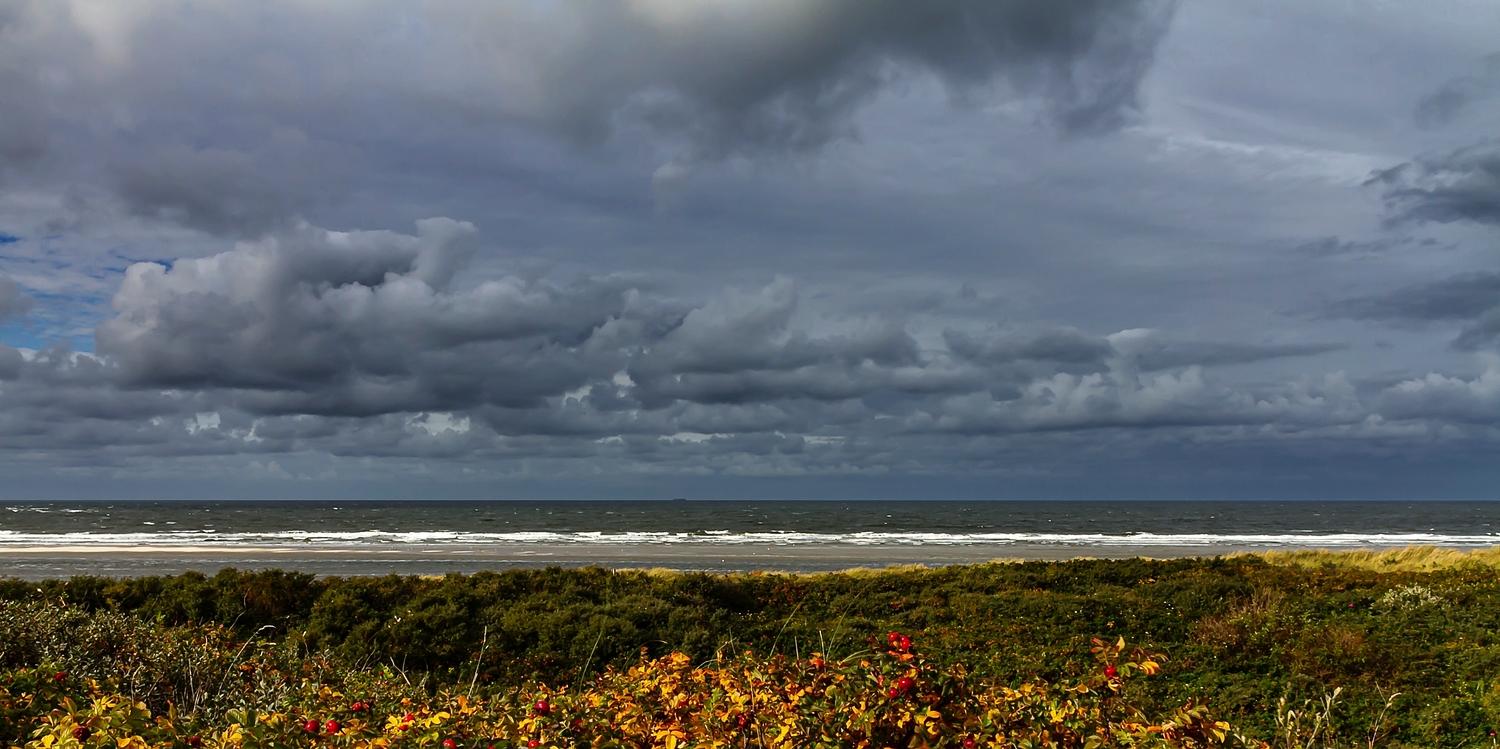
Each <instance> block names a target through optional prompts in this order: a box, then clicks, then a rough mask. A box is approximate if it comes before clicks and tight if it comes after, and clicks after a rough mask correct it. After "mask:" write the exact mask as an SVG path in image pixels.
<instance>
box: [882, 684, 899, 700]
mask: <svg viewBox="0 0 1500 749" xmlns="http://www.w3.org/2000/svg"><path fill="white" fill-rule="evenodd" d="M897 694H898V692H897V691H896V688H895V687H891V688H890V689H887V690H886V692H885V696H886V699H891V700H894V699H896V695H897Z"/></svg>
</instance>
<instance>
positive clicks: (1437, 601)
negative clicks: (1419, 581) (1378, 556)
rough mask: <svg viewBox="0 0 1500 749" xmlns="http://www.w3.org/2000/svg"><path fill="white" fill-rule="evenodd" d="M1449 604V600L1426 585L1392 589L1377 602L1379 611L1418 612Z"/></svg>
mask: <svg viewBox="0 0 1500 749" xmlns="http://www.w3.org/2000/svg"><path fill="white" fill-rule="evenodd" d="M1446 604H1447V600H1446V599H1444V598H1443V597H1442V596H1440V595H1438V594H1437V593H1434V592H1432V589H1431V588H1428V587H1427V586H1425V585H1403V586H1401V587H1399V588H1392V589H1390V590H1388V591H1386V592H1385V595H1383V596H1381V597H1380V600H1378V601H1376V602H1375V608H1376V609H1377V610H1379V611H1416V610H1418V609H1425V608H1434V607H1438V606H1443V605H1446Z"/></svg>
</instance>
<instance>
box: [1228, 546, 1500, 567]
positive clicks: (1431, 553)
mask: <svg viewBox="0 0 1500 749" xmlns="http://www.w3.org/2000/svg"><path fill="white" fill-rule="evenodd" d="M1232 556H1236V557H1245V556H1250V557H1259V558H1260V559H1263V560H1265V561H1266V562H1267V563H1269V564H1275V565H1281V566H1286V567H1301V568H1305V569H1316V568H1332V569H1356V570H1366V571H1370V572H1436V571H1439V570H1447V569H1458V568H1466V567H1469V568H1475V567H1477V568H1493V567H1500V546H1491V547H1489V548H1486V549H1474V550H1472V551H1459V550H1458V549H1447V548H1440V547H1437V546H1407V547H1404V548H1400V549H1384V550H1380V551H1376V550H1373V549H1359V550H1356V551H1326V550H1308V551H1265V552H1258V553H1253V554H1235V555H1232Z"/></svg>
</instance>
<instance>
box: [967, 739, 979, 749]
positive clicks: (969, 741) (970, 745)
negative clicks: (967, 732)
mask: <svg viewBox="0 0 1500 749" xmlns="http://www.w3.org/2000/svg"><path fill="white" fill-rule="evenodd" d="M976 746H979V742H977V741H975V740H974V738H973V737H972V736H965V737H964V749H974V747H976Z"/></svg>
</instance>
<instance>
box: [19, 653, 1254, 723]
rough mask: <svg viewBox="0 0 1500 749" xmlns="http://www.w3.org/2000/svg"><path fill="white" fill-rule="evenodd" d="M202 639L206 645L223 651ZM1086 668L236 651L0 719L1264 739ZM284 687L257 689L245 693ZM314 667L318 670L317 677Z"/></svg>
mask: <svg viewBox="0 0 1500 749" xmlns="http://www.w3.org/2000/svg"><path fill="white" fill-rule="evenodd" d="M225 644H226V643H215V642H213V641H212V640H210V641H208V647H214V646H215V645H219V646H222V645H225ZM1092 655H1093V657H1094V659H1095V662H1096V664H1097V667H1096V668H1094V669H1092V671H1091V673H1090V674H1089V675H1087V676H1086V677H1084V678H1082V679H1079V680H1077V681H1074V682H1070V683H1066V684H1055V685H1054V684H1049V683H1047V682H1045V681H1028V682H1025V683H1022V684H1019V685H1016V686H1006V685H1001V684H995V683H990V682H984V681H975V680H973V679H971V678H970V676H969V674H967V673H966V671H965V670H964V669H963V668H962V667H961V666H959V665H949V666H945V667H944V666H937V665H935V664H934V663H932V662H931V661H930V660H929V659H928V658H927V657H925V655H924V654H923V653H922V651H921V649H920V647H919V643H917V642H914V641H913V639H912V638H911V637H910V636H909V635H903V634H900V633H891V634H890V635H889V636H888V638H887V640H886V641H885V642H883V643H876V646H875V647H871V648H870V649H868V650H866V651H863V652H859V653H855V654H852V655H850V656H848V657H846V658H842V659H836V660H835V659H830V658H825V657H824V656H823V655H822V654H820V653H813V654H810V655H809V656H808V657H805V658H796V657H787V656H786V655H784V654H777V655H765V654H757V653H756V652H754V651H753V650H750V649H743V650H738V652H734V653H730V652H725V651H721V652H720V653H719V654H717V655H716V656H715V657H714V658H712V659H710V660H708V661H706V662H702V663H694V662H693V661H692V659H690V658H689V657H688V656H686V655H684V654H682V653H672V654H669V655H666V656H663V657H659V658H650V657H645V656H643V657H642V658H641V660H640V661H639V662H638V663H637V664H635V665H633V666H630V667H629V668H625V669H614V668H608V669H606V670H605V671H603V672H602V673H600V674H598V675H597V676H595V677H594V678H592V679H590V680H589V681H588V682H587V683H585V684H582V685H578V686H571V685H570V686H565V687H549V686H547V685H545V684H540V683H532V684H527V685H524V686H521V687H517V688H513V689H506V690H500V691H498V692H491V693H489V694H485V695H481V696H478V697H476V696H474V694H473V692H472V689H471V691H470V692H468V693H465V692H463V691H462V685H450V686H448V687H447V688H442V689H439V690H437V691H435V692H434V693H431V694H428V693H427V692H425V691H424V690H423V689H421V688H419V687H415V686H413V685H411V684H410V683H408V682H406V681H405V680H400V679H397V678H396V676H397V673H396V672H395V671H393V670H392V669H390V668H374V669H368V670H362V671H349V672H344V673H335V672H333V671H331V670H329V669H327V668H326V664H322V663H316V662H312V663H298V664H288V665H291V666H292V669H291V670H290V671H282V670H281V667H280V666H276V665H272V664H267V663H260V662H255V661H253V660H247V661H245V662H243V663H241V664H240V666H241V667H243V669H242V670H243V672H244V674H245V679H244V683H243V684H239V685H223V686H221V687H220V689H221V690H222V691H223V692H224V693H223V694H221V695H218V699H217V700H216V701H215V702H216V703H217V704H228V703H231V702H234V701H235V700H237V699H239V700H241V701H243V702H246V703H247V706H242V707H234V708H228V709H224V710H222V711H219V712H213V711H211V710H209V709H207V708H204V709H201V710H199V711H198V712H195V713H191V714H184V713H182V712H181V711H179V710H178V709H177V707H176V706H175V705H173V706H169V707H168V708H167V709H166V710H165V711H164V712H153V711H152V710H150V709H149V708H148V707H147V705H146V703H145V702H142V701H139V700H136V699H133V698H131V697H129V696H126V695H122V694H120V693H119V691H118V689H119V685H118V684H117V683H114V682H112V681H110V680H103V681H101V680H98V679H89V680H87V681H84V680H80V679H77V678H75V677H71V676H69V675H68V674H66V673H65V672H60V671H59V672H55V673H52V674H50V675H49V674H48V673H47V669H20V670H15V671H11V672H8V673H6V674H5V675H4V680H5V681H4V686H3V687H0V717H3V718H4V719H5V720H6V721H7V725H10V726H14V727H16V728H18V729H20V730H19V733H20V734H22V735H19V736H16V737H14V738H12V739H11V741H12V743H11V745H12V746H21V747H25V748H26V749H74V748H75V747H77V748H79V749H82V748H84V747H99V748H101V749H102V748H105V747H108V748H110V749H147V748H148V747H150V748H160V749H167V748H168V747H172V748H175V747H189V749H199V748H200V747H208V748H209V749H228V748H235V749H238V748H241V747H243V748H245V749H253V748H256V747H309V748H310V747H323V746H327V747H351V748H356V749H376V748H390V749H396V748H398V747H432V748H433V749H439V748H440V749H457V748H458V747H484V748H485V749H489V747H495V749H517V748H521V747H525V748H526V749H538V748H540V747H664V748H666V749H677V747H745V748H748V747H766V748H767V749H770V748H773V747H774V748H790V747H853V748H859V749H863V748H865V747H934V748H936V747H963V748H965V749H973V748H974V747H992V748H996V749H999V748H1007V749H1009V748H1014V749H1104V748H1106V747H1183V748H1185V749H1198V748H1199V747H1203V748H1208V747H1218V746H1223V745H1225V744H1235V745H1247V746H1250V747H1257V748H1260V747H1264V746H1265V745H1264V744H1262V743H1260V742H1255V741H1251V740H1247V739H1244V738H1242V737H1240V736H1238V735H1237V734H1235V733H1233V732H1232V731H1231V728H1230V726H1229V724H1228V723H1226V722H1224V721H1222V720H1217V719H1215V718H1212V717H1210V716H1209V715H1208V713H1207V712H1206V711H1205V710H1204V709H1203V707H1202V706H1200V705H1195V704H1185V705H1182V706H1179V707H1177V708H1176V709H1173V710H1169V711H1165V712H1163V713H1160V714H1155V713H1153V712H1151V711H1149V710H1147V709H1145V708H1143V707H1142V706H1140V705H1138V704H1136V703H1134V702H1133V701H1132V700H1131V698H1130V693H1131V692H1130V689H1129V685H1130V684H1131V683H1132V682H1133V681H1135V680H1137V679H1141V678H1145V677H1149V676H1152V675H1155V674H1157V673H1158V672H1159V670H1160V668H1161V666H1160V662H1159V659H1160V657H1161V656H1160V655H1157V654H1152V653H1148V652H1147V651H1145V650H1143V649H1141V648H1138V647H1137V648H1127V647H1126V643H1125V641H1124V640H1117V641H1115V642H1113V643H1110V642H1106V641H1103V640H1095V641H1094V643H1093V648H1092ZM258 675H259V677H264V676H268V675H269V676H270V677H272V678H271V681H275V682H280V683H283V684H286V685H287V686H288V688H287V689H284V690H282V691H280V692H278V693H276V694H275V695H274V696H273V697H272V698H271V699H269V700H268V699H265V698H266V695H264V694H256V688H255V687H254V686H253V685H254V684H255V683H256V682H257V681H263V680H264V679H263V678H258ZM324 677H328V678H326V680H325V678H324Z"/></svg>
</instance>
